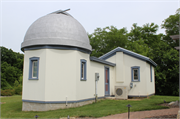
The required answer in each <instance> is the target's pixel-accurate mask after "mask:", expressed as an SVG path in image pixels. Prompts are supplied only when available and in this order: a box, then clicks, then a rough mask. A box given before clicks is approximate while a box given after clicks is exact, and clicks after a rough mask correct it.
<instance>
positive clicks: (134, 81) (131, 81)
mask: <svg viewBox="0 0 180 119" xmlns="http://www.w3.org/2000/svg"><path fill="white" fill-rule="evenodd" d="M131 82H140V81H131Z"/></svg>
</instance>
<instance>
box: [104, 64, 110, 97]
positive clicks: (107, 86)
mask: <svg viewBox="0 0 180 119" xmlns="http://www.w3.org/2000/svg"><path fill="white" fill-rule="evenodd" d="M109 94H110V93H109V68H108V67H105V95H109Z"/></svg>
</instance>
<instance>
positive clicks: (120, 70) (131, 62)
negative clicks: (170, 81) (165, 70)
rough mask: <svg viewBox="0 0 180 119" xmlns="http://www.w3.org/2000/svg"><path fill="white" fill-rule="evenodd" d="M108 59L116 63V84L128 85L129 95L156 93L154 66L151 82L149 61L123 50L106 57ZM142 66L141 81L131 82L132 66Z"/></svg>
mask: <svg viewBox="0 0 180 119" xmlns="http://www.w3.org/2000/svg"><path fill="white" fill-rule="evenodd" d="M106 61H109V62H112V63H116V67H115V76H116V77H115V78H116V80H115V86H128V95H130V96H147V95H150V94H153V93H155V78H154V67H153V66H152V78H153V79H152V80H153V81H152V82H150V65H149V63H147V62H145V61H143V60H140V59H137V58H134V57H132V56H129V55H126V54H124V53H123V52H116V54H115V55H113V56H112V57H110V58H108V59H106ZM133 66H139V67H140V82H133V88H130V83H131V67H133Z"/></svg>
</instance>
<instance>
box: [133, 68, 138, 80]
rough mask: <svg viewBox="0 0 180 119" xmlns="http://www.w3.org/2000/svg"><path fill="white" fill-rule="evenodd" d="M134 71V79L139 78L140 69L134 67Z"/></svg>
mask: <svg viewBox="0 0 180 119" xmlns="http://www.w3.org/2000/svg"><path fill="white" fill-rule="evenodd" d="M133 73H134V80H138V69H134V70H133Z"/></svg>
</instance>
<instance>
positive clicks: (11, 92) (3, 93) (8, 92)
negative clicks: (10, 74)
mask: <svg viewBox="0 0 180 119" xmlns="http://www.w3.org/2000/svg"><path fill="white" fill-rule="evenodd" d="M14 93H15V91H14V90H11V89H6V90H1V96H12V95H14Z"/></svg>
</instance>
